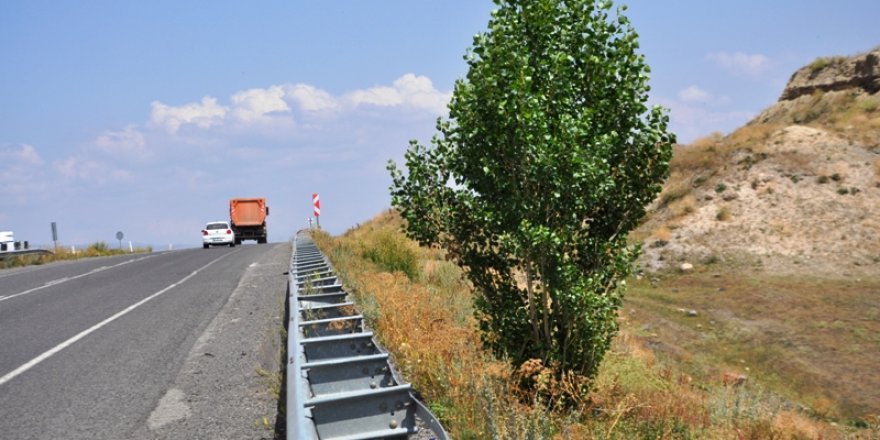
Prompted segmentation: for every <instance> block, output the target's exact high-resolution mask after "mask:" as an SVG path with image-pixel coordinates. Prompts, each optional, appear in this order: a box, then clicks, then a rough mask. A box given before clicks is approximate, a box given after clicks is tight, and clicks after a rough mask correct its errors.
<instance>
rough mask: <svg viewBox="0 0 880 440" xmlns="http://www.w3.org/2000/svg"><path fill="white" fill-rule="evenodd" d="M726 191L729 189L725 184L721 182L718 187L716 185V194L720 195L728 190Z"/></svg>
mask: <svg viewBox="0 0 880 440" xmlns="http://www.w3.org/2000/svg"><path fill="white" fill-rule="evenodd" d="M726 189H727V185H726V184H725V183H724V182H719V183H718V185H715V192H716V193H719V194H720V193H723V192H724V190H726Z"/></svg>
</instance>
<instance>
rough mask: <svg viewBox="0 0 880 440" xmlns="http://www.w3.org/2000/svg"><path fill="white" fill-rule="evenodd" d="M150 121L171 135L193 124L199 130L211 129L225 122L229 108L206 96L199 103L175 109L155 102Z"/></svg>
mask: <svg viewBox="0 0 880 440" xmlns="http://www.w3.org/2000/svg"><path fill="white" fill-rule="evenodd" d="M152 107H153V111H152V114H151V116H150V121H151V123H152V124H153V125H155V126H157V127H162V128H164V129H165V130H167V131H168V132H169V133H171V134H176V133H177V131H178V130H180V127H181V126H183V125H186V124H193V125H195V126H197V127H199V128H210V127H212V126H214V125H218V124H220V123H222V122H223V119H224V118H225V117H226V113H227V112H228V111H229V108H228V107H224V106H221V105H217V99H215V98H212V97H210V96H205V97H204V98H202V101H201V102H199V103H190V104H186V105H182V106H180V107H173V106H169V105H165V104H162V103H161V102H159V101H153V103H152Z"/></svg>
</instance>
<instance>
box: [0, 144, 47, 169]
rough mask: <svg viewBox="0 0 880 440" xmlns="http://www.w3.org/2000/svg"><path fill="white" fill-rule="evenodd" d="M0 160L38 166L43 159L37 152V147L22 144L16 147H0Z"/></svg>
mask: <svg viewBox="0 0 880 440" xmlns="http://www.w3.org/2000/svg"><path fill="white" fill-rule="evenodd" d="M0 160H3V161H4V162H6V161H7V160H13V161H15V162H18V165H33V166H40V165H42V164H43V159H42V158H41V157H40V155H39V154H38V153H37V149H36V148H34V146H33V145H30V144H22V145H21V146H19V147H18V148H15V147H13V148H4V149H0Z"/></svg>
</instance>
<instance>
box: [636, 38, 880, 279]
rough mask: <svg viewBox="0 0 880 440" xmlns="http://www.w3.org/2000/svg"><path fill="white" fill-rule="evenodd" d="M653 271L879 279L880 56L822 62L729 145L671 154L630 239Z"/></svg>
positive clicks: (795, 79) (702, 144)
mask: <svg viewBox="0 0 880 440" xmlns="http://www.w3.org/2000/svg"><path fill="white" fill-rule="evenodd" d="M636 237H637V238H640V239H643V240H644V243H645V253H644V255H643V258H642V264H643V266H644V267H645V268H646V269H648V270H659V269H664V268H675V267H680V264H682V263H685V262H687V263H691V264H693V265H696V266H700V265H704V266H705V265H711V264H717V263H726V264H728V265H731V264H732V265H736V266H744V267H751V268H764V269H768V270H772V271H774V272H809V273H814V274H815V273H827V274H831V273H835V274H871V273H878V271H880V47H877V48H875V49H874V50H873V51H871V52H867V53H864V54H860V55H856V56H852V57H833V58H820V59H817V60H816V61H814V62H813V63H811V64H809V65H807V66H804V67H803V68H801V69H799V70H798V71H797V72H795V73H794V74H793V75H792V77H791V79H790V81H789V83H788V85H787V86H786V88H785V90H784V91H783V93H782V95H781V97H780V98H779V100H778V101H777V102H776V103H775V104H773V105H772V106H770V107H769V108H767V109H765V110H764V111H763V112H761V113H760V114H759V115H758V116H756V117H755V118H754V119H753V120H752V121H750V122H749V123H748V124H746V125H745V126H743V127H741V128H740V129H738V130H736V131H735V132H733V133H731V134H730V135H727V136H721V135H719V134H714V135H712V136H709V137H706V138H703V139H700V140H698V141H696V142H694V143H692V144H690V145H684V146H677V147H676V150H675V153H674V158H673V160H672V163H671V176H670V179H669V181H668V182H667V184H666V186H665V188H664V191H663V192H662V194H661V195H660V197H658V199H657V201H656V202H655V203H654V205H653V206H652V207H651V212H650V214H649V219H648V220H647V221H646V222H645V224H643V225H642V227H641V228H640V230H639V231H638V232H637V234H636Z"/></svg>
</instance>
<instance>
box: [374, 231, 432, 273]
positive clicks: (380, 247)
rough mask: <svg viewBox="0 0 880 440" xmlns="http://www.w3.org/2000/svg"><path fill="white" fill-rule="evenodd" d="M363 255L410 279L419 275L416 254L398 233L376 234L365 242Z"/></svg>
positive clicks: (411, 246)
mask: <svg viewBox="0 0 880 440" xmlns="http://www.w3.org/2000/svg"><path fill="white" fill-rule="evenodd" d="M363 255H364V257H366V258H367V259H369V260H370V261H372V262H373V263H376V264H377V265H379V266H380V267H381V268H382V269H384V270H386V271H388V272H397V271H400V272H403V273H404V274H406V276H407V277H409V279H411V280H414V279H416V278H418V276H419V260H418V255H417V253H416V251H415V249H413V245H412V244H410V242H409V240H407V239H406V238H405V237H403V236H401V235H399V234H392V233H388V232H385V233H379V234H376V236H375V238H374V239H373V240H372V241H371V242H369V243H366V244H365V249H364V251H363Z"/></svg>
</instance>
